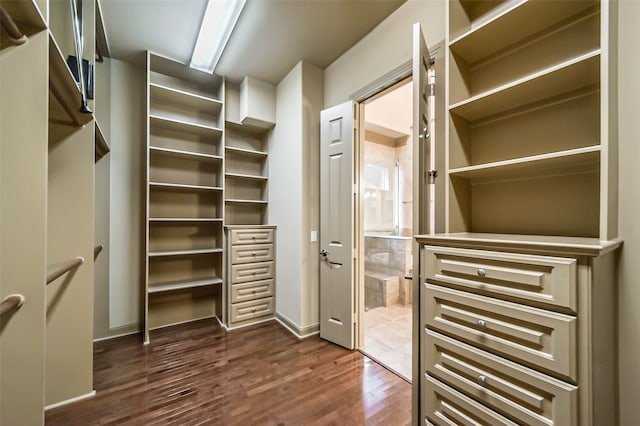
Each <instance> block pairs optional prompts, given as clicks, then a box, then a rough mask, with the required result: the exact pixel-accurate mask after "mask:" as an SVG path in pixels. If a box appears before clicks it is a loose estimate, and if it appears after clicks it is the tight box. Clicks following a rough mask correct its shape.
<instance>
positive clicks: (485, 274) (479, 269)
mask: <svg viewBox="0 0 640 426" xmlns="http://www.w3.org/2000/svg"><path fill="white" fill-rule="evenodd" d="M478 276H479V277H486V276H487V271H485V270H484V269H483V268H478Z"/></svg>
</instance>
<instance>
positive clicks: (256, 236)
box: [231, 228, 273, 244]
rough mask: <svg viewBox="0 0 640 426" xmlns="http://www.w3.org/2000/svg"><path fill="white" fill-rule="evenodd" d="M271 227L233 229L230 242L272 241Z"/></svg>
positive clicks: (252, 242)
mask: <svg viewBox="0 0 640 426" xmlns="http://www.w3.org/2000/svg"><path fill="white" fill-rule="evenodd" d="M272 242H273V229H270V228H269V229H260V228H256V229H233V230H231V244H256V243H272Z"/></svg>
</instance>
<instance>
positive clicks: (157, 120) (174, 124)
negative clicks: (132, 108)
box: [149, 114, 222, 136]
mask: <svg viewBox="0 0 640 426" xmlns="http://www.w3.org/2000/svg"><path fill="white" fill-rule="evenodd" d="M149 122H150V124H151V126H152V127H153V126H157V127H159V128H162V129H168V130H173V131H176V132H186V133H192V134H196V135H200V136H210V135H212V134H216V135H221V134H222V130H221V129H219V128H217V127H213V126H206V125H204V124H198V123H191V122H188V121H181V120H175V119H173V118H167V117H162V116H159V115H157V114H149Z"/></svg>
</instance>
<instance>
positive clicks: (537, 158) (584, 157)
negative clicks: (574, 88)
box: [449, 145, 600, 179]
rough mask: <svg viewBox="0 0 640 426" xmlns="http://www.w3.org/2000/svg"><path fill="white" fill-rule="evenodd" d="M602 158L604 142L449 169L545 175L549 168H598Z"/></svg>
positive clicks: (478, 174)
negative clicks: (602, 143) (602, 144)
mask: <svg viewBox="0 0 640 426" xmlns="http://www.w3.org/2000/svg"><path fill="white" fill-rule="evenodd" d="M599 161H600V146H599V145H597V146H589V147H586V148H578V149H570V150H567V151H559V152H553V153H549V154H542V155H534V156H531V157H523V158H517V159H513V160H506V161H497V162H495V163H487V164H479V165H476V166H469V167H460V168H457V169H451V170H449V174H450V175H451V176H459V177H464V178H469V179H484V178H496V177H505V178H506V177H513V176H518V177H520V176H530V175H544V173H543V172H545V171H547V172H548V171H552V170H563V171H564V172H570V171H571V170H585V169H586V170H597V169H598V165H599V164H600V163H599Z"/></svg>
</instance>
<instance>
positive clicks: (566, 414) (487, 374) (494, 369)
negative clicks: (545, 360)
mask: <svg viewBox="0 0 640 426" xmlns="http://www.w3.org/2000/svg"><path fill="white" fill-rule="evenodd" d="M425 342H426V348H425V350H424V353H425V356H426V369H427V371H428V372H429V374H430V375H433V376H435V377H436V378H438V379H440V380H441V381H443V382H445V383H447V384H448V385H450V386H453V387H454V388H456V389H457V390H459V391H462V392H464V393H465V394H466V395H468V396H471V397H473V398H474V399H476V400H478V401H480V402H482V403H484V404H485V405H487V406H488V407H490V408H492V409H494V410H496V411H497V412H499V413H502V414H504V415H506V416H508V417H510V418H516V419H518V420H519V421H522V422H523V423H524V424H527V425H536V426H543V425H563V426H564V425H567V426H570V425H577V423H578V421H577V416H576V414H577V413H576V412H575V410H574V409H573V408H574V407H575V406H576V404H577V403H578V388H577V387H576V386H572V385H570V384H567V383H565V382H561V381H560V380H557V379H554V378H551V377H549V376H547V375H545V374H542V373H539V372H537V371H534V370H531V369H529V368H526V367H524V366H521V365H519V364H516V363H513V362H511V361H508V360H505V359H503V358H500V357H498V356H496V355H493V354H490V353H488V352H485V351H483V350H481V349H478V348H475V347H472V346H469V345H466V344H464V343H462V342H459V341H457V340H454V339H451V338H449V337H446V336H443V335H441V334H439V333H436V332H434V331H430V330H427V335H426V339H425Z"/></svg>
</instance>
